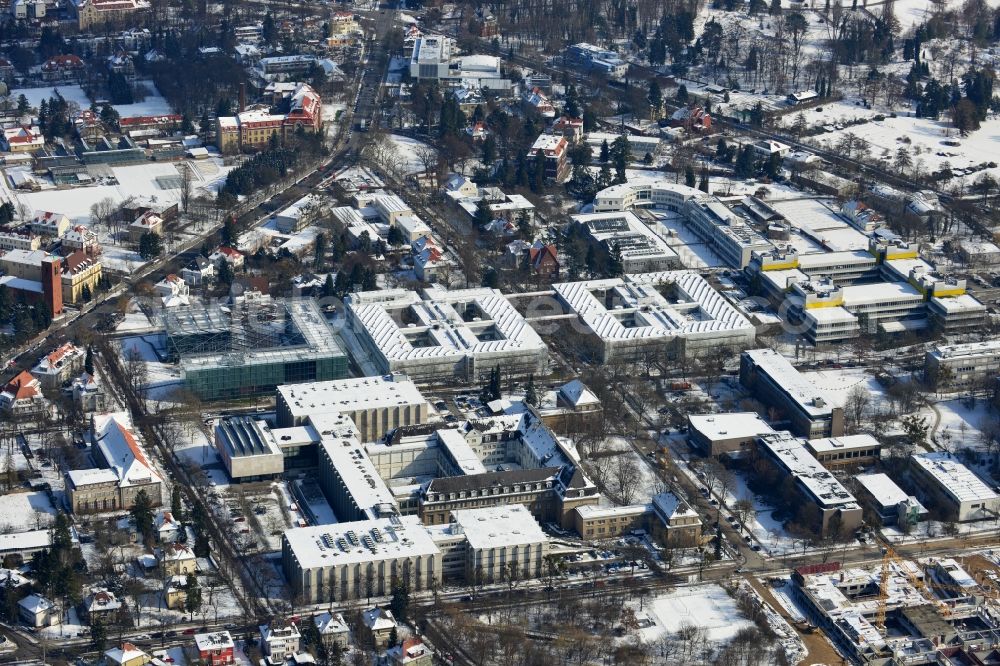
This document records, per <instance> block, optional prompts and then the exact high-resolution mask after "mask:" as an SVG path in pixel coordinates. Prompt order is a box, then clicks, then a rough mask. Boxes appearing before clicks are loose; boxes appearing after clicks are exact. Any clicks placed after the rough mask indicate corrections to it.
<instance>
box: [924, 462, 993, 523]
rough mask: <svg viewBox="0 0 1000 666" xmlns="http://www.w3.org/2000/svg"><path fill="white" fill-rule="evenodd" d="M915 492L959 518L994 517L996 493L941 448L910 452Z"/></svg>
mask: <svg viewBox="0 0 1000 666" xmlns="http://www.w3.org/2000/svg"><path fill="white" fill-rule="evenodd" d="M910 469H911V471H912V475H913V481H914V483H915V484H916V490H917V494H918V495H919V496H920V497H921V498H922V499H923V500H924V503H925V504H937V505H940V507H941V508H942V509H943V510H945V511H947V512H948V513H949V514H950V515H951V516H952V518H954V519H955V520H957V521H959V522H967V521H972V520H985V519H988V518H996V517H997V512H998V511H1000V495H997V493H996V491H994V490H993V488H991V487H990V486H989V485H987V484H986V482H985V481H983V480H982V479H981V478H980V477H979V476H978V475H977V474H976V473H975V472H973V471H972V470H970V469H969V468H968V467H966V466H965V465H964V464H962V463H960V462H959V461H958V460H956V459H955V458H954V457H952V456H951V454H949V453H947V452H944V451H934V452H931V453H917V454H914V455H912V456H910Z"/></svg>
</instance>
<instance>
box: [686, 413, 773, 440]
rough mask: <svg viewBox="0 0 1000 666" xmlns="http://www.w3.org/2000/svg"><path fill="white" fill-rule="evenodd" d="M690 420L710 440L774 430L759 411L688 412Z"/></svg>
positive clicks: (752, 435)
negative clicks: (726, 412)
mask: <svg viewBox="0 0 1000 666" xmlns="http://www.w3.org/2000/svg"><path fill="white" fill-rule="evenodd" d="M688 421H689V422H690V424H691V428H692V429H693V430H697V431H698V432H700V433H701V434H702V435H704V436H705V437H706V438H708V439H710V440H717V439H732V438H736V437H756V436H757V435H763V434H765V433H772V432H774V429H773V428H771V426H770V425H768V423H767V422H766V421H765V420H764V419H763V418H761V416H760V414H758V413H757V412H731V413H728V414H688Z"/></svg>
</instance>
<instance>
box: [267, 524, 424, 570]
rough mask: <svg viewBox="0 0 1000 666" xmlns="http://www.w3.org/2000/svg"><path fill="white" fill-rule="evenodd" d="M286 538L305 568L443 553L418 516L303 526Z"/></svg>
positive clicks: (292, 531) (293, 552) (289, 532)
mask: <svg viewBox="0 0 1000 666" xmlns="http://www.w3.org/2000/svg"><path fill="white" fill-rule="evenodd" d="M285 542H286V543H287V544H288V548H289V549H290V551H291V554H292V556H293V557H295V559H296V560H297V561H298V563H299V566H300V567H301V568H303V569H312V568H316V567H333V566H340V565H343V564H367V563H369V562H381V561H384V560H394V559H397V558H402V557H418V556H427V555H434V556H437V557H440V556H441V552H440V550H438V547H437V546H436V545H435V544H434V541H433V539H431V537H430V534H428V532H427V530H426V529H424V527H423V526H422V525H421V524H420V519H419V518H418V517H417V516H390V517H387V518H376V519H373V520H361V521H355V522H350V523H337V524H335V525H318V526H315V527H299V528H294V529H290V530H287V531H285Z"/></svg>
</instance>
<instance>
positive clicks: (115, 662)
mask: <svg viewBox="0 0 1000 666" xmlns="http://www.w3.org/2000/svg"><path fill="white" fill-rule="evenodd" d="M104 658H105V660H106V661H107V663H108V666H143V665H144V664H148V663H149V662H151V661H152V660H153V658H152V657H150V656H149V655H148V654H146V653H145V652H143V651H142V650H140V649H139V648H137V647H136V646H135V645H133V644H132V643H122V644H121V646H120V647H113V648H111V649H110V650H106V651H105V652H104Z"/></svg>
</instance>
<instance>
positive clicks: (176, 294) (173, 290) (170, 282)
mask: <svg viewBox="0 0 1000 666" xmlns="http://www.w3.org/2000/svg"><path fill="white" fill-rule="evenodd" d="M153 293H155V294H156V295H157V296H159V297H160V300H161V302H162V303H163V307H165V308H172V307H176V306H178V305H187V304H188V296H189V295H190V294H191V287H189V286H188V284H187V282H185V281H184V280H182V279H181V278H179V277H178V276H177V275H176V274H174V273H171V274H170V275H167V276H166V277H165V278H163V279H162V280H160V281H159V282H157V283H156V284H154V285H153Z"/></svg>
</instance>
